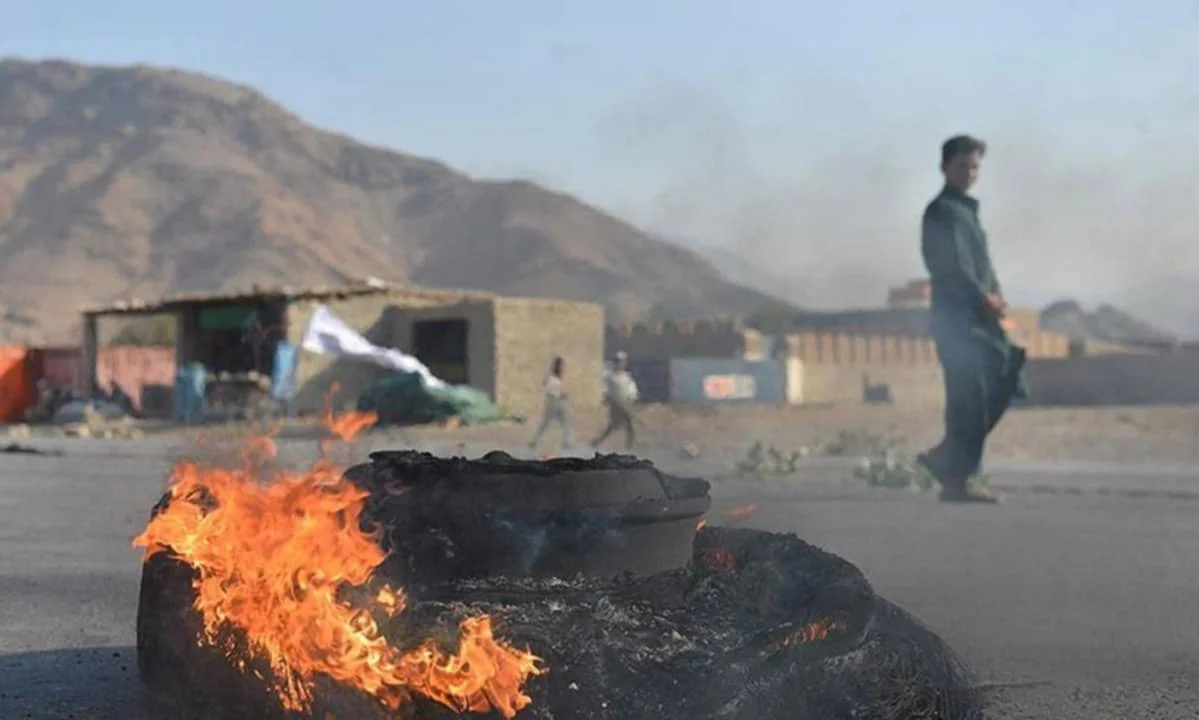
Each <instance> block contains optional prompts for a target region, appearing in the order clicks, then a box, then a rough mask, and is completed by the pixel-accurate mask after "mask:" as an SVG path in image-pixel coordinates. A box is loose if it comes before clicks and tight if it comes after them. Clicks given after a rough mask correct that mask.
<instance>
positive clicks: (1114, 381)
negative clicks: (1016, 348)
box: [1028, 352, 1199, 406]
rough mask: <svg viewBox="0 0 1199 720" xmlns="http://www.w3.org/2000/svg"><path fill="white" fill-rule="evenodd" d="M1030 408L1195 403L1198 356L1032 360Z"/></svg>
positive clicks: (1198, 386)
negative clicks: (1036, 406) (1043, 406)
mask: <svg viewBox="0 0 1199 720" xmlns="http://www.w3.org/2000/svg"><path fill="white" fill-rule="evenodd" d="M1028 382H1029V389H1030V390H1031V394H1032V397H1031V398H1030V404H1033V405H1067V406H1099V405H1164V404H1171V405H1178V404H1196V403H1199V352H1175V353H1165V354H1128V353H1124V354H1110V355H1097V356H1092V357H1080V358H1062V359H1046V360H1031V361H1029V364H1028Z"/></svg>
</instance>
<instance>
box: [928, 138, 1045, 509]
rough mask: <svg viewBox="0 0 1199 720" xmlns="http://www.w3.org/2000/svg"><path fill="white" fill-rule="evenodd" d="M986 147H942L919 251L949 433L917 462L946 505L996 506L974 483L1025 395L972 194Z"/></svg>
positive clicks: (977, 143) (1018, 352) (970, 142)
mask: <svg viewBox="0 0 1199 720" xmlns="http://www.w3.org/2000/svg"><path fill="white" fill-rule="evenodd" d="M986 150H987V146H986V144H985V143H984V142H983V141H981V140H979V139H977V138H973V137H970V136H968V135H958V136H955V137H952V138H950V139H949V140H946V141H945V143H944V144H943V145H942V146H941V172H942V174H943V175H944V176H945V186H944V188H943V189H942V190H941V192H940V194H939V195H937V197H936V198H934V199H933V201H932V202H931V203H929V205H928V207H927V208H926V209H925V211H924V220H923V231H922V237H921V246H922V247H921V249H922V254H923V256H924V264H925V266H926V267H927V269H928V273H929V277H930V279H931V283H932V313H931V314H932V318H931V320H932V334H933V340H934V342H935V343H936V348H937V359H938V361H939V362H940V363H941V369H942V374H943V376H944V381H945V434H944V437H943V439H942V440H941V442H940V443H938V444H937V446H936V447H934V448H932V449H930V450H928V451H927V452H925V453H922V454H921V455H920V456H918V458H917V460H918V461H919V462H920V464H921V465H923V466H924V467H925V469H927V470H928V471H929V473H931V474H932V476H933V477H934V478H936V479H937V481H938V482H939V483H940V484H941V488H942V490H941V496H940V497H941V500H943V501H946V502H979V503H994V502H998V497H997V496H995V495H994V494H992V493H991V492H990V491H989V490H987V489H986V488H982V487H972V486H971V484H970V479H971V478H972V477H973V476H974V475H975V474H976V473H977V472H978V471H979V468H980V466H981V464H982V458H983V450H984V447H985V445H986V440H987V435H989V434H990V432H991V430H993V429H994V428H995V426H996V425H997V424H998V423H999V420H1000V419H1001V418H1002V417H1003V415H1004V413H1005V412H1006V411H1007V409H1008V407H1009V405H1010V404H1011V402H1012V400H1013V399H1016V398H1023V397H1026V396H1027V390H1026V386H1025V383H1024V361H1025V353H1024V349H1023V348H1021V347H1018V346H1017V345H1015V344H1013V343H1012V342H1011V340H1010V339H1009V338H1008V336H1007V332H1006V330H1005V327H1006V326H1007V322H1006V320H1005V315H1006V312H1007V302H1005V301H1004V299H1003V294H1002V291H1001V290H1000V286H999V280H998V278H997V277H996V274H995V269H994V266H993V265H992V263H991V255H990V250H989V248H988V245H987V234H986V232H985V231H984V230H983V227H982V223H981V222H980V220H979V202H978V200H977V199H975V198H974V197H973V196H972V195H969V194H968V191H969V190H970V188H971V187H972V186H973V185H974V183H975V181H976V180H977V179H978V173H979V167H980V165H981V164H982V159H983V156H984V155H985V154H986Z"/></svg>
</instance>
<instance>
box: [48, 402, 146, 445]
mask: <svg viewBox="0 0 1199 720" xmlns="http://www.w3.org/2000/svg"><path fill="white" fill-rule="evenodd" d="M64 409H65V408H64ZM106 410H107V408H105V407H103V406H101V407H99V408H98V407H97V406H96V405H95V404H93V403H87V404H85V405H84V406H83V409H82V411H81V413H80V414H81V415H82V419H81V420H80V421H77V422H68V423H65V424H63V432H64V433H65V434H66V435H67V436H68V437H78V438H102V439H104V440H113V439H118V438H119V439H122V440H138V439H141V438H142V437H143V435H144V433H143V432H142V430H141V428H139V427H137V426H136V425H135V424H134V421H133V418H131V417H129V416H128V415H126V414H124V413H120V414H119V415H115V414H114V413H112V412H110V411H109V412H106Z"/></svg>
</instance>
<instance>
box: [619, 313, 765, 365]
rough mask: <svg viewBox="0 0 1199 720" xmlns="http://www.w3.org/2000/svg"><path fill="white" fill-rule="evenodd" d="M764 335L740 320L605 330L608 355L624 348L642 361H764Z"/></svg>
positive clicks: (641, 325) (631, 355)
mask: <svg viewBox="0 0 1199 720" xmlns="http://www.w3.org/2000/svg"><path fill="white" fill-rule="evenodd" d="M763 350H764V343H763V341H762V336H761V335H760V334H759V333H758V332H757V331H756V330H753V329H751V328H749V327H746V326H745V325H744V324H743V323H742V322H741V321H740V320H696V321H689V322H662V323H654V324H649V323H637V324H633V325H610V326H608V327H607V328H605V330H604V355H605V357H612V356H613V355H615V354H616V353H617V352H620V351H623V352H626V353H628V354H629V357H630V358H633V359H638V360H648V359H661V360H667V359H670V358H737V359H742V360H760V359H762V356H763Z"/></svg>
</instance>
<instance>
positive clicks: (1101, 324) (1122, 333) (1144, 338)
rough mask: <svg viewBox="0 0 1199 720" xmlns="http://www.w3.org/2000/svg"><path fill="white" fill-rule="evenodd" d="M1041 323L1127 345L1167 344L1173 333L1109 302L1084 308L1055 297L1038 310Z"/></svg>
mask: <svg viewBox="0 0 1199 720" xmlns="http://www.w3.org/2000/svg"><path fill="white" fill-rule="evenodd" d="M1041 326H1042V327H1044V328H1045V329H1047V330H1052V331H1054V332H1057V333H1061V334H1063V335H1068V336H1070V337H1072V338H1080V339H1086V340H1103V341H1105V342H1113V343H1121V344H1130V345H1159V344H1170V343H1173V342H1175V341H1176V340H1177V336H1175V335H1173V334H1171V333H1168V332H1166V331H1165V330H1162V329H1160V328H1158V327H1156V326H1154V325H1152V324H1151V323H1149V322H1147V321H1145V320H1142V319H1141V318H1138V317H1136V316H1134V315H1131V314H1129V313H1127V312H1125V311H1123V310H1120V309H1119V308H1115V307H1112V306H1111V305H1100V306H1099V307H1097V308H1095V309H1094V310H1090V311H1088V310H1086V309H1084V308H1083V307H1082V306H1081V305H1080V304H1079V303H1078V302H1076V301H1074V300H1059V301H1058V302H1055V303H1053V304H1051V305H1049V306H1048V307H1046V308H1045V309H1044V310H1042V311H1041Z"/></svg>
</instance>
